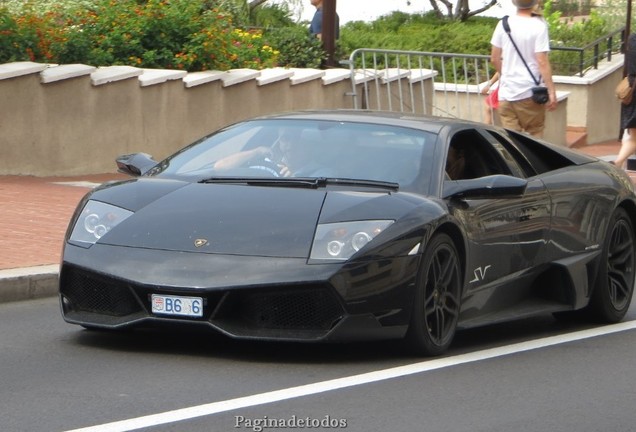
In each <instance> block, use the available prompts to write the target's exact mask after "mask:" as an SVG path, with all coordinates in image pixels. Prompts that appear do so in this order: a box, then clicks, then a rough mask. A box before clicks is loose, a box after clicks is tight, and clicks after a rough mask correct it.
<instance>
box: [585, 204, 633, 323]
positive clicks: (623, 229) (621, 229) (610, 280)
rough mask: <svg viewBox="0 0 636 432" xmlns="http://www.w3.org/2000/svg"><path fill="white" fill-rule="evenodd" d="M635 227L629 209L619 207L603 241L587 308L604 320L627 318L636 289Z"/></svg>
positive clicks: (590, 313)
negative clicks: (598, 265) (635, 283)
mask: <svg viewBox="0 0 636 432" xmlns="http://www.w3.org/2000/svg"><path fill="white" fill-rule="evenodd" d="M634 247H635V246H634V227H633V224H632V221H631V219H630V218H629V216H628V215H627V212H626V211H625V210H624V209H622V208H619V209H616V211H615V212H614V214H613V215H612V219H611V220H610V225H609V227H608V230H607V235H606V237H605V244H604V245H603V253H602V256H601V263H600V267H599V272H598V275H597V277H596V283H595V284H594V291H593V292H592V297H591V298H590V303H589V305H588V306H587V308H586V312H587V314H588V316H589V317H590V318H592V319H593V320H595V321H600V322H603V323H616V322H618V321H620V320H622V319H623V317H624V316H625V314H626V313H627V310H628V309H629V305H630V303H631V300H632V295H633V293H634V276H635V274H634V266H635V265H636V261H635V259H636V254H635V252H634Z"/></svg>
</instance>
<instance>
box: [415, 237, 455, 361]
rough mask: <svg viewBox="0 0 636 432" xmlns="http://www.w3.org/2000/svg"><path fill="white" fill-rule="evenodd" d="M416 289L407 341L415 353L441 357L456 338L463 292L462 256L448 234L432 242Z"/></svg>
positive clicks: (423, 258)
mask: <svg viewBox="0 0 636 432" xmlns="http://www.w3.org/2000/svg"><path fill="white" fill-rule="evenodd" d="M416 289H417V291H416V294H415V302H414V305H413V312H412V317H411V322H410V325H409V330H408V332H407V335H406V342H407V343H408V345H409V348H410V349H411V350H412V351H414V352H415V353H416V354H419V355H427V356H436V355H440V354H442V353H444V351H446V350H447V349H448V347H449V346H450V344H451V342H452V341H453V338H454V336H455V331H456V330H457V320H458V318H459V309H460V303H461V301H460V299H461V292H462V272H461V269H460V261H459V254H458V253H457V249H456V248H455V245H454V243H453V241H452V240H451V238H450V237H449V236H448V235H446V234H438V235H436V236H434V237H433V238H432V239H431V242H430V244H429V245H428V247H427V249H426V252H425V253H424V256H423V257H422V266H421V267H420V272H419V275H418V281H417V288H416Z"/></svg>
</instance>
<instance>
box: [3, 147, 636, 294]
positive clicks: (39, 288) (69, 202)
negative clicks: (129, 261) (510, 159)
mask: <svg viewBox="0 0 636 432" xmlns="http://www.w3.org/2000/svg"><path fill="white" fill-rule="evenodd" d="M619 146H620V143H619V142H618V141H615V140H614V141H611V142H606V143H601V144H596V145H589V146H585V147H583V148H580V149H579V150H580V151H582V152H584V153H587V154H591V155H594V156H597V157H602V158H611V157H612V156H613V155H615V154H616V153H617V152H618V148H619ZM634 175H635V176H636V173H635V174H634ZM125 178H128V177H127V176H125V175H123V174H118V173H112V174H100V175H89V176H81V177H28V176H0V302H2V301H10V300H19V299H23V298H34V297H41V296H45V295H53V294H54V293H55V290H56V289H57V273H58V268H59V262H60V257H61V252H62V242H63V240H64V234H65V231H66V228H67V225H68V222H69V220H70V218H71V216H72V214H73V211H74V210H75V207H76V206H77V204H78V202H79V201H80V199H81V198H82V197H83V196H84V194H86V193H87V192H88V191H89V190H90V189H91V188H92V187H94V186H95V185H97V184H99V183H102V182H104V181H108V180H116V179H125ZM635 180H636V179H635Z"/></svg>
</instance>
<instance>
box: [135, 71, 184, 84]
mask: <svg viewBox="0 0 636 432" xmlns="http://www.w3.org/2000/svg"><path fill="white" fill-rule="evenodd" d="M142 71H143V73H142V74H141V75H139V84H140V85H141V86H142V87H146V86H151V85H155V84H162V83H165V82H167V81H170V80H177V79H182V78H183V77H185V76H186V75H187V74H188V73H187V72H186V71H177V70H171V69H142Z"/></svg>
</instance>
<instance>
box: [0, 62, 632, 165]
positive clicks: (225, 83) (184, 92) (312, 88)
mask: <svg viewBox="0 0 636 432" xmlns="http://www.w3.org/2000/svg"><path fill="white" fill-rule="evenodd" d="M621 71H622V58H619V59H615V60H614V61H613V62H612V63H611V64H608V65H606V66H604V67H603V68H600V69H599V70H596V71H592V72H591V73H590V74H586V78H584V79H583V78H580V79H577V78H569V77H555V82H556V83H557V89H558V93H559V100H560V104H559V108H558V110H557V111H556V112H554V113H551V114H550V115H549V117H548V122H547V125H546V133H545V139H547V140H549V141H552V142H555V143H557V144H562V145H565V144H566V143H565V131H566V129H567V127H568V126H570V125H572V126H576V127H577V128H579V129H581V130H587V131H588V135H589V137H588V140H587V142H588V143H590V144H593V143H596V142H601V141H604V140H608V139H611V138H614V137H616V136H617V132H618V130H617V128H618V119H619V117H620V104H618V103H617V101H616V99H615V97H614V96H613V88H614V87H615V85H616V84H617V83H618V81H620V78H621ZM420 72H421V71H420ZM429 72H431V71H429ZM415 75H416V74H413V75H412V76H411V77H410V78H405V79H406V82H405V84H408V85H405V86H404V87H403V88H407V87H411V88H412V87H417V89H418V90H417V94H419V95H421V96H420V97H421V98H423V99H424V101H425V102H426V104H428V105H430V107H433V106H434V107H437V109H438V111H440V107H441V111H445V112H444V113H443V114H442V115H448V116H457V117H461V118H466V119H470V120H475V121H480V120H481V119H482V111H481V110H482V108H483V96H482V95H480V94H479V91H478V88H477V87H475V88H474V89H471V90H467V91H465V92H453V93H452V94H448V93H447V92H446V91H445V90H443V89H442V90H440V87H439V86H440V84H439V83H437V84H435V85H433V77H434V71H433V72H432V73H428V74H421V73H420V74H419V75H418V76H417V77H416V78H414V76H415ZM397 79H403V78H397ZM409 80H410V81H409ZM378 82H380V84H378ZM354 85H355V88H356V94H358V95H363V94H365V93H366V94H369V95H373V94H377V93H378V92H377V91H376V90H377V89H376V88H375V87H374V86H376V87H377V86H386V85H385V84H382V81H378V80H377V79H376V80H374V79H373V76H370V75H369V73H368V71H366V72H365V73H360V74H358V73H356V74H355V75H354V77H353V79H352V77H351V74H350V71H349V70H348V69H330V70H317V69H285V68H274V69H266V70H263V71H256V70H251V69H240V70H231V71H227V72H220V71H209V72H195V73H186V72H183V71H174V70H148V69H139V68H134V67H130V66H110V67H101V68H96V67H93V66H88V65H82V64H75V65H59V66H55V65H46V64H39V63H31V62H18V63H7V64H0V175H34V176H71V175H84V174H97V173H108V172H114V171H115V163H114V160H115V158H116V157H117V156H119V155H122V154H127V153H133V152H140V151H143V152H146V153H150V154H151V155H153V156H154V157H155V158H156V159H162V158H164V157H165V156H168V155H169V154H172V153H173V152H175V151H176V150H178V149H179V148H181V147H183V146H184V145H186V144H189V143H190V142H192V141H193V140H195V139H196V138H198V137H201V136H203V135H205V134H208V133H210V132H212V131H214V130H216V129H218V128H220V127H223V126H226V125H229V124H231V123H234V122H237V121H240V120H243V119H246V118H249V117H253V116H259V115H266V114H270V113H275V112H285V111H291V110H303V109H340V108H353V107H354V99H353V97H352V94H353V86H354ZM392 88H393V90H390V91H393V92H394V91H395V89H396V88H401V87H396V86H395V85H394V86H393V87H392ZM391 97H395V94H393V95H392V96H391ZM400 98H402V96H400ZM403 98H404V99H405V100H407V96H404V97H403ZM409 101H410V99H409ZM429 101H432V103H431V102H429ZM415 102H416V104H418V101H415ZM383 103H384V104H383V105H382V109H388V107H387V104H386V103H385V102H383ZM372 105H373V103H369V106H372ZM393 110H399V108H397V109H396V108H395V107H393ZM420 111H423V112H424V113H426V114H431V113H433V114H440V113H441V111H440V112H436V111H435V109H429V108H425V109H421V110H419V111H417V112H418V113H419V112H420ZM446 111H448V112H446Z"/></svg>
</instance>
